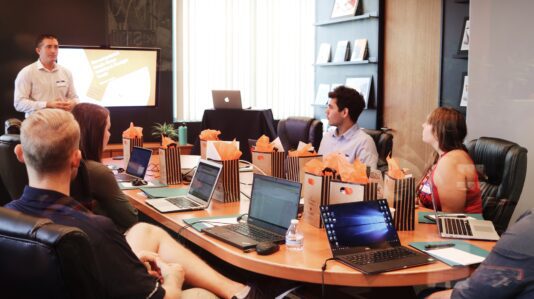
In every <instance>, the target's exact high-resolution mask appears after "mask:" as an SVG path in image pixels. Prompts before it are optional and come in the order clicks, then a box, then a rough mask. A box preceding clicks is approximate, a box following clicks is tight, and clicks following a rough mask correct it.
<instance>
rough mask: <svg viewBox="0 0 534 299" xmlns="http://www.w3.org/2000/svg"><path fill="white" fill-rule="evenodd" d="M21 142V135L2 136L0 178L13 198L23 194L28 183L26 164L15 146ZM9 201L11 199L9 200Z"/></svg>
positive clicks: (0, 139) (0, 144) (0, 143)
mask: <svg viewBox="0 0 534 299" xmlns="http://www.w3.org/2000/svg"><path fill="white" fill-rule="evenodd" d="M19 143H20V135H17V134H5V135H2V136H0V165H2V167H0V179H1V180H2V182H3V183H4V186H5V187H6V189H7V191H8V192H9V195H10V196H11V199H16V198H19V197H20V196H21V195H22V191H23V190H24V186H26V185H27V184H28V173H27V172H26V166H25V165H24V164H22V163H20V162H19V160H17V156H15V152H14V149H15V146H16V145H17V144H19ZM8 201H9V200H8Z"/></svg>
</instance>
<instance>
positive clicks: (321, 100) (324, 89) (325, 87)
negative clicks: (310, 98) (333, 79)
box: [315, 84, 330, 105]
mask: <svg viewBox="0 0 534 299" xmlns="http://www.w3.org/2000/svg"><path fill="white" fill-rule="evenodd" d="M329 92H330V84H319V88H317V95H316V96H315V104H316V105H326V104H327V103H328V93H329Z"/></svg>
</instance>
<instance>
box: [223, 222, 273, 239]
mask: <svg viewBox="0 0 534 299" xmlns="http://www.w3.org/2000/svg"><path fill="white" fill-rule="evenodd" d="M226 228H228V229H229V230H231V231H234V232H236V233H239V234H242V235H245V236H247V237H249V238H251V239H253V240H256V241H279V240H280V239H283V236H280V235H277V234H274V233H271V232H269V231H266V230H263V229H260V228H257V227H255V226H251V225H248V224H247V223H237V224H232V225H228V226H226Z"/></svg>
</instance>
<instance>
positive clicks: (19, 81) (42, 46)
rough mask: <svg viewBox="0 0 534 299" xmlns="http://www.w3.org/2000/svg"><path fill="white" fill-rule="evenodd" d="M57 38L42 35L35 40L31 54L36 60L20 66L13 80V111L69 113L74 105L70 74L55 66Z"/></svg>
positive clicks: (74, 96)
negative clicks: (35, 54) (37, 57)
mask: <svg viewBox="0 0 534 299" xmlns="http://www.w3.org/2000/svg"><path fill="white" fill-rule="evenodd" d="M58 50H59V42H58V38H57V37H55V36H54V35H51V34H42V35H40V36H39V37H38V38H37V40H36V47H35V52H36V53H37V55H39V59H38V60H37V61H36V62H34V63H32V64H30V65H28V66H26V67H24V68H23V69H22V70H21V71H20V72H19V74H18V75H17V78H16V79H15V100H14V106H15V109H16V110H17V111H19V112H24V113H26V116H28V115H30V114H31V113H32V112H34V111H37V110H40V109H43V108H58V109H63V110H66V111H71V110H72V108H73V107H74V105H76V103H78V96H77V95H76V91H75V90H74V83H73V81H72V74H71V72H70V71H69V70H67V69H66V68H64V67H62V66H60V65H58V64H57V63H56V60H57V54H58Z"/></svg>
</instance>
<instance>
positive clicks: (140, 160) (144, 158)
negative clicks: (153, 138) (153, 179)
mask: <svg viewBox="0 0 534 299" xmlns="http://www.w3.org/2000/svg"><path fill="white" fill-rule="evenodd" d="M151 156H152V150H150V149H146V148H142V147H138V146H134V147H133V149H132V153H131V154H130V160H129V161H128V166H127V167H126V171H125V172H123V173H116V174H115V179H116V180H117V181H118V182H131V181H135V180H138V179H144V178H145V174H146V170H147V168H148V163H149V162H150V157H151Z"/></svg>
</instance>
